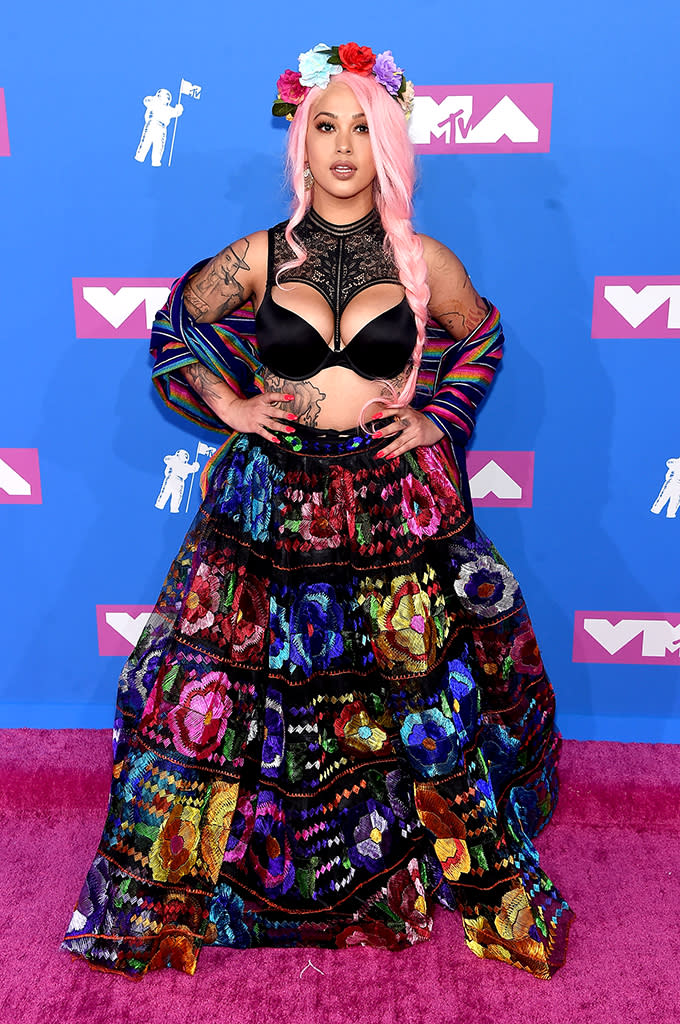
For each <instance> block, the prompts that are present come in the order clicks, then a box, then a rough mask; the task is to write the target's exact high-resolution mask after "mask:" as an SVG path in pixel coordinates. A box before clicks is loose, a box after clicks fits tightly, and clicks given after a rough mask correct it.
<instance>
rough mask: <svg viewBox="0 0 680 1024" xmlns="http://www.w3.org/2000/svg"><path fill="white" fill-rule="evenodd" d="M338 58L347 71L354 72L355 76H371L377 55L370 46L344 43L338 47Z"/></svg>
mask: <svg viewBox="0 0 680 1024" xmlns="http://www.w3.org/2000/svg"><path fill="white" fill-rule="evenodd" d="M338 56H339V58H340V61H341V63H342V66H343V68H344V69H345V71H353V72H354V74H355V75H370V73H371V71H372V70H373V65H374V64H375V54H374V53H373V50H372V49H371V48H370V46H359V45H358V44H357V43H343V45H342V46H339V47H338Z"/></svg>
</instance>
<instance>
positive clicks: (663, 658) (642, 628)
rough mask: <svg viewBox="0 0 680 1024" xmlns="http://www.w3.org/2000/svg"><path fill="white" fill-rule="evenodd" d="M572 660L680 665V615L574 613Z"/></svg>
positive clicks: (608, 663) (616, 663) (601, 662)
mask: <svg viewBox="0 0 680 1024" xmlns="http://www.w3.org/2000/svg"><path fill="white" fill-rule="evenodd" d="M572 660H573V661H583V662H591V663H599V664H607V665H675V666H676V668H677V667H678V665H680V614H677V613H675V612H669V613H664V612H661V613H659V612H602V611H598V612H581V611H577V612H575V613H574V649H573V655H572Z"/></svg>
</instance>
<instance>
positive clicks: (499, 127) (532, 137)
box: [408, 83, 553, 153]
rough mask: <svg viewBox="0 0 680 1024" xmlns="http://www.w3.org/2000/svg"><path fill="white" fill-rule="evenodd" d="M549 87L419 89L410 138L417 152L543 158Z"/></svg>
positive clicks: (549, 108) (549, 110)
mask: <svg viewBox="0 0 680 1024" xmlns="http://www.w3.org/2000/svg"><path fill="white" fill-rule="evenodd" d="M552 93H553V87H552V83H529V84H524V85H521V84H516V85H418V86H416V89H415V100H414V105H413V113H412V114H411V117H410V119H409V123H408V125H409V127H408V131H409V136H410V137H411V141H412V142H413V144H414V146H415V149H416V151H417V152H420V153H548V152H549V151H550V122H551V115H552Z"/></svg>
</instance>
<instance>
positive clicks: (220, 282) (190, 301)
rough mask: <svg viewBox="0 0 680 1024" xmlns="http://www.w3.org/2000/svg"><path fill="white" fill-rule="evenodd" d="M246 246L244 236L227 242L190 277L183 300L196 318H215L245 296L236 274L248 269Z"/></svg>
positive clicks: (239, 302)
mask: <svg viewBox="0 0 680 1024" xmlns="http://www.w3.org/2000/svg"><path fill="white" fill-rule="evenodd" d="M249 248H250V241H249V240H248V239H247V238H242V239H241V240H240V241H238V242H234V244H233V245H228V246H227V247H226V249H222V251H221V252H219V253H218V254H217V256H215V257H214V258H213V259H212V260H211V261H210V262H209V263H207V264H206V265H205V267H203V269H202V270H199V272H198V273H197V274H196V275H195V277H192V278H190V279H189V281H188V282H187V285H186V288H185V289H184V304H185V305H186V307H187V309H188V310H189V312H190V313H191V315H192V316H193V318H194V319H195V320H197V321H198V322H200V323H206V322H211V321H212V322H214V321H215V320H219V319H220V318H221V317H223V316H224V315H225V313H229V312H230V311H231V310H232V309H238V307H239V306H242V305H243V303H244V302H245V301H246V299H247V298H248V296H247V295H246V293H245V289H244V287H243V284H242V282H241V281H239V280H238V275H239V273H240V272H241V271H244V270H245V271H249V270H250V266H249V265H248V263H247V261H246V256H247V255H248V249H249Z"/></svg>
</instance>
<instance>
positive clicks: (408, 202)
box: [280, 71, 430, 430]
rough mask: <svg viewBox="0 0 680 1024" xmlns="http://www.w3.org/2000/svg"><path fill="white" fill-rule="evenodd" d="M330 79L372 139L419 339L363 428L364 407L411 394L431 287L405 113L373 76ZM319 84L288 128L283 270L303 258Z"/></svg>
mask: <svg viewBox="0 0 680 1024" xmlns="http://www.w3.org/2000/svg"><path fill="white" fill-rule="evenodd" d="M331 81H334V82H345V83H346V84H347V85H348V86H349V87H350V88H351V90H352V92H353V93H354V95H355V96H356V98H357V100H358V101H359V103H360V104H361V106H362V108H363V111H364V113H365V115H366V122H367V124H368V130H369V134H370V138H371V146H372V149H373V159H374V161H375V167H376V179H375V182H374V186H373V198H374V202H375V206H376V208H377V210H378V213H379V214H380V219H381V221H382V225H383V227H384V229H385V248H386V250H388V251H391V253H392V256H393V258H394V262H395V264H396V267H397V271H398V274H399V280H400V282H401V283H402V285H403V286H404V289H405V291H406V298H407V301H408V304H409V306H410V307H411V309H412V310H413V314H414V317H415V321H416V326H417V329H418V338H417V341H416V345H415V348H414V350H413V357H412V358H413V367H412V370H411V372H410V373H409V375H408V377H407V378H406V381H405V382H404V387H403V389H402V391H401V393H400V394H398V393H397V390H396V388H395V387H394V386H393V385H392V383H391V382H390V381H387V380H386V381H381V383H384V384H386V385H387V387H388V389H389V390H390V392H391V395H392V397H391V398H372V399H371V400H370V402H367V403H366V405H364V407H363V408H362V410H361V413H360V416H359V422H360V425H361V426H362V428H363V429H364V430H365V429H366V424H365V419H364V417H365V413H366V410H367V409H368V408H369V406H371V405H373V404H374V403H375V402H379V403H380V404H382V405H383V406H386V405H396V406H399V407H403V406H406V405H408V404H409V402H410V401H411V399H412V398H413V395H414V392H415V387H416V380H417V377H418V368H419V366H420V360H421V357H422V353H423V346H424V344H425V324H426V322H427V318H428V312H427V304H428V302H429V299H430V289H429V288H428V286H427V266H426V263H425V259H424V256H423V244H422V242H421V241H420V239H419V238H418V236H417V235H416V234H415V232H414V230H413V226H412V224H411V219H412V217H413V188H414V184H415V160H414V153H413V146H412V145H411V140H410V139H409V137H408V132H407V125H406V118H405V117H404V112H403V110H402V108H401V105H400V104H399V103H397V101H396V100H395V99H394V98H393V97H392V96H390V94H389V93H388V91H387V89H385V87H384V86H382V85H380V83H379V82H377V81H376V79H375V78H373V76H364V75H357V74H353V73H352V72H350V71H342V72H340V74H337V75H333V78H332V79H331ZM321 91H322V90H321V89H319V88H318V87H316V86H315V87H314V88H312V89H310V91H309V93H308V94H307V96H305V98H304V100H303V101H302V103H301V104H300V106H299V107H298V108H297V111H296V113H295V117H294V118H293V121H292V123H291V126H290V130H289V132H288V148H287V154H286V170H287V174H288V179H289V182H290V185H291V188H292V190H293V194H294V198H293V212H292V214H291V217H290V220H289V221H288V224H287V226H286V239H287V241H288V244H289V245H290V247H291V249H292V250H293V252H294V253H295V254H296V258H294V259H292V260H289V261H288V262H287V263H284V264H283V266H282V267H281V270H280V273H282V272H283V271H284V270H288V269H292V268H293V267H299V266H300V264H302V263H304V261H305V259H306V255H307V254H306V252H305V250H304V248H303V247H302V246H301V245H300V243H299V242H298V241H297V239H296V238H295V236H294V234H293V231H294V228H295V226H296V224H299V223H300V221H301V220H302V218H303V217H304V215H305V213H306V212H307V210H308V208H309V206H310V205H311V192H306V191H305V186H304V178H303V172H304V166H305V139H306V136H307V127H308V124H309V115H310V110H311V107H312V104H313V103H314V100H315V99H316V97H317V96H318V95H319V94H320V93H321Z"/></svg>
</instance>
